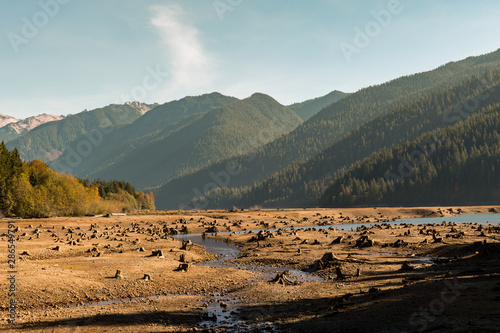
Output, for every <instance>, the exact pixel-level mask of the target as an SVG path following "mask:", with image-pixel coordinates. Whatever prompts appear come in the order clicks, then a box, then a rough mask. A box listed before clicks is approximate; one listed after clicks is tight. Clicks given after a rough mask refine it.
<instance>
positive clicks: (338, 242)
mask: <svg viewBox="0 0 500 333" xmlns="http://www.w3.org/2000/svg"><path fill="white" fill-rule="evenodd" d="M343 239H344V236H339V237H337V238H335V239H334V240H333V241H332V242H331V243H330V245H333V244H340V242H342V240H343Z"/></svg>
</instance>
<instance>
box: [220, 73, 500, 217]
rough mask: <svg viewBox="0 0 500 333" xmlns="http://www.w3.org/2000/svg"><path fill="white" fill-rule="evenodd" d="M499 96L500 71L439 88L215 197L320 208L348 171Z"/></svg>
mask: <svg viewBox="0 0 500 333" xmlns="http://www.w3.org/2000/svg"><path fill="white" fill-rule="evenodd" d="M499 91H500V70H496V71H487V72H486V73H485V74H484V75H483V76H481V77H477V76H475V75H474V76H472V77H470V78H468V79H467V80H465V81H464V82H462V83H461V84H459V85H456V86H454V87H452V88H448V89H439V90H438V91H436V92H433V93H431V94H429V95H427V96H425V97H423V98H420V99H416V100H414V101H411V102H409V103H407V104H405V105H402V106H400V107H397V108H394V109H392V110H391V111H389V112H388V113H386V114H384V115H381V116H379V117H377V118H375V119H373V120H371V121H369V122H367V123H365V124H363V125H362V126H360V127H359V128H357V129H355V130H354V131H352V132H351V133H349V134H348V135H346V136H345V137H344V138H343V139H341V140H339V141H337V142H335V143H334V144H333V145H331V146H330V147H328V148H326V149H325V150H323V151H321V152H320V153H318V154H317V155H316V156H314V157H312V158H310V159H308V160H306V161H304V162H298V163H293V164H292V165H291V166H289V167H288V168H286V169H285V170H283V171H281V172H277V173H275V174H273V175H271V176H270V177H268V178H267V179H265V180H264V181H263V182H261V183H259V184H257V185H254V186H252V187H250V188H248V187H247V188H232V189H227V190H219V191H218V193H216V194H211V195H212V196H213V197H214V199H213V202H214V204H216V206H217V207H232V205H236V206H238V207H248V206H252V205H264V206H274V207H275V206H278V207H290V206H311V205H312V206H315V205H317V202H318V199H319V198H320V197H321V196H322V195H323V193H324V191H325V190H326V187H327V186H328V185H329V183H330V182H331V181H332V180H333V179H334V178H335V176H336V175H338V174H339V172H341V170H342V169H343V168H345V167H349V166H350V165H351V164H352V163H354V162H356V161H358V160H361V159H363V158H365V157H367V156H369V155H370V154H371V153H373V152H376V151H378V150H380V149H382V148H390V147H392V146H394V145H398V144H403V143H405V142H407V141H410V140H413V139H415V138H416V137H418V136H419V135H421V134H423V133H425V132H428V131H431V130H434V129H437V128H441V127H447V126H452V125H454V122H453V121H451V119H453V118H454V117H456V116H457V115H460V112H462V113H463V112H465V111H464V110H465V107H466V106H467V105H469V104H470V103H472V101H477V102H478V105H477V107H478V108H479V107H486V106H488V105H492V104H495V103H498V102H499V99H500V94H499V93H498V92H499ZM495 92H497V93H495ZM484 96H488V98H483V97H484Z"/></svg>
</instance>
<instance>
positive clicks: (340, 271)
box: [335, 266, 346, 280]
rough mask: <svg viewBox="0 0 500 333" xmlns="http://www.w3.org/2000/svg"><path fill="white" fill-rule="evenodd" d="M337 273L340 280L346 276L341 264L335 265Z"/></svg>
mask: <svg viewBox="0 0 500 333" xmlns="http://www.w3.org/2000/svg"><path fill="white" fill-rule="evenodd" d="M335 274H336V275H337V279H338V280H344V279H345V278H346V276H345V275H344V273H342V270H341V269H340V266H337V267H335Z"/></svg>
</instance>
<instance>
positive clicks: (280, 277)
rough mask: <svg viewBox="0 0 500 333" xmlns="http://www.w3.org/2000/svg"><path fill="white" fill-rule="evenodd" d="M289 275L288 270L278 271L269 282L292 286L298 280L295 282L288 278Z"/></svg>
mask: <svg viewBox="0 0 500 333" xmlns="http://www.w3.org/2000/svg"><path fill="white" fill-rule="evenodd" d="M289 275H290V272H289V271H284V272H281V273H278V274H276V276H275V277H274V279H272V280H270V281H269V282H271V283H279V284H282V285H284V286H293V285H297V284H299V282H297V281H292V280H290V279H289V278H288V276H289Z"/></svg>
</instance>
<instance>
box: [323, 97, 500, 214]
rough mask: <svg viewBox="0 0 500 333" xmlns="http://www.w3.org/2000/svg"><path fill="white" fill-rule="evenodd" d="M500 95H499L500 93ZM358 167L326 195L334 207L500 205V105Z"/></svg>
mask: <svg viewBox="0 0 500 333" xmlns="http://www.w3.org/2000/svg"><path fill="white" fill-rule="evenodd" d="M496 93H497V94H498V91H496ZM461 119H462V118H455V121H456V122H457V125H456V126H453V127H448V128H445V129H440V130H436V131H433V132H430V133H426V134H424V135H422V136H421V137H419V138H417V139H415V140H413V141H411V142H409V143H406V144H404V145H399V146H397V147H394V148H392V149H390V150H388V149H386V150H383V151H381V152H378V153H375V154H373V155H372V156H370V157H369V158H367V159H364V160H363V161H360V162H358V163H356V164H355V165H354V166H353V167H352V168H350V169H349V171H348V172H347V173H346V174H345V175H343V176H342V177H340V178H338V179H337V180H336V181H335V182H334V183H333V184H332V185H331V186H330V187H329V188H328V189H327V191H325V194H324V197H323V202H322V203H323V204H324V205H326V206H332V205H341V206H349V205H379V204H383V205H431V204H432V205H451V204H482V203H490V202H498V201H499V200H500V174H499V170H500V134H499V130H500V103H497V104H495V105H490V106H488V107H485V108H483V109H481V110H479V111H477V112H474V113H473V114H472V115H471V116H470V117H469V118H468V119H466V120H464V121H461Z"/></svg>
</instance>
